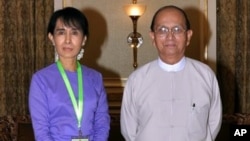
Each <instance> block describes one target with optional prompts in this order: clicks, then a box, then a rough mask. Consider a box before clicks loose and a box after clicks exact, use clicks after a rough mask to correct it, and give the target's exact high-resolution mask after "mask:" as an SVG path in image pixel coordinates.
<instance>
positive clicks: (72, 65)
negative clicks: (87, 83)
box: [60, 59, 77, 72]
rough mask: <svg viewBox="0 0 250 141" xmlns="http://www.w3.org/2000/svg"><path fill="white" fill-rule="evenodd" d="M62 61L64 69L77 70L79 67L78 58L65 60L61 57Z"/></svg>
mask: <svg viewBox="0 0 250 141" xmlns="http://www.w3.org/2000/svg"><path fill="white" fill-rule="evenodd" d="M60 62H61V63H62V66H63V68H64V70H67V71H71V72H75V71H76V68H77V60H75V59H74V60H65V59H60Z"/></svg>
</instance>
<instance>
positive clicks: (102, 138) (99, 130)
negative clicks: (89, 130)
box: [94, 75, 110, 141]
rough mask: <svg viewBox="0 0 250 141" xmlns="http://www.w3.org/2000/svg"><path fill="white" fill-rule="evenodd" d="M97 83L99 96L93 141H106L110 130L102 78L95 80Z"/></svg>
mask: <svg viewBox="0 0 250 141" xmlns="http://www.w3.org/2000/svg"><path fill="white" fill-rule="evenodd" d="M100 76H101V75H100ZM97 83H98V84H97V85H96V86H97V87H96V89H97V91H98V93H99V94H100V95H99V101H98V107H97V111H96V114H95V123H94V124H95V125H94V128H95V135H94V141H107V140H108V136H109V129H110V116H109V110H108V101H107V94H106V91H105V88H104V85H103V79H102V76H101V77H99V78H98V79H97Z"/></svg>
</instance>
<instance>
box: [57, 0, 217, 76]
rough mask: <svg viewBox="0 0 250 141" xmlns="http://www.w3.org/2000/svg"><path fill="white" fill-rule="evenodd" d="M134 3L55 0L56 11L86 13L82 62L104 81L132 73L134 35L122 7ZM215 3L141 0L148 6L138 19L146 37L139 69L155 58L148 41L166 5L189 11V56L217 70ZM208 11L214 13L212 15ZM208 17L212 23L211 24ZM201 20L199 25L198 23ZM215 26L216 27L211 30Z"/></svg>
mask: <svg viewBox="0 0 250 141" xmlns="http://www.w3.org/2000/svg"><path fill="white" fill-rule="evenodd" d="M131 2H132V0H127V1H125V0H124V1H117V0H108V1H107V0H55V8H56V9H58V8H60V7H63V6H73V7H76V8H78V9H80V10H81V11H83V12H84V13H85V14H86V16H87V18H88V19H89V23H90V37H89V41H88V43H87V45H86V49H85V55H84V58H83V61H82V63H84V64H86V65H88V66H91V67H93V68H95V69H97V70H99V71H101V72H102V73H103V75H104V77H105V78H127V77H128V76H129V74H130V73H131V72H133V70H134V69H133V66H132V64H133V56H132V55H133V52H132V49H131V48H129V47H128V45H127V42H126V38H127V36H128V34H129V33H131V32H132V21H131V20H130V18H129V17H128V16H127V15H126V14H125V12H124V10H123V5H125V4H129V3H131ZM215 2H216V1H215V0H209V3H208V2H207V0H188V1H183V0H164V1H160V0H158V1H157V2H156V1H155V0H138V3H143V4H146V5H147V9H146V12H145V13H144V15H143V16H142V17H140V18H139V20H138V32H139V33H141V34H142V36H143V38H144V43H143V45H142V46H141V47H140V48H139V49H138V66H139V67H140V66H142V65H143V64H145V63H147V62H149V61H151V60H153V59H156V58H157V52H156V49H155V48H154V47H153V46H152V43H151V39H150V38H149V35H148V33H149V31H150V29H149V27H150V24H151V19H152V16H153V14H154V13H155V11H156V10H157V9H158V8H160V7H161V6H163V5H168V4H174V5H177V6H179V7H181V8H184V10H186V11H187V14H188V16H189V18H190V21H191V27H192V28H193V30H194V35H193V39H192V41H191V45H190V46H189V47H188V49H187V56H189V57H192V58H195V59H198V60H201V61H204V62H206V63H208V64H209V65H210V66H211V67H212V69H213V70H214V71H216V63H215V62H216V28H215V26H216V25H215V23H216V18H214V17H215V16H214V15H215ZM208 9H214V10H211V11H212V12H209V11H208ZM207 18H210V19H211V20H212V21H210V22H208V20H207ZM197 21H198V22H197ZM211 26H213V27H211Z"/></svg>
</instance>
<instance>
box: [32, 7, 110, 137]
mask: <svg viewBox="0 0 250 141" xmlns="http://www.w3.org/2000/svg"><path fill="white" fill-rule="evenodd" d="M88 34H89V32H88V21H87V19H86V17H85V16H84V15H83V14H82V13H81V12H80V11H79V10H77V9H75V8H72V7H67V8H64V9H61V10H58V11H56V12H55V13H54V14H53V15H52V16H51V19H50V22H49V24H48V37H49V39H50V41H51V42H52V44H53V46H54V47H55V50H56V52H57V55H58V60H57V61H56V62H55V63H53V64H51V65H49V66H47V67H46V68H43V69H41V70H39V71H38V72H36V73H35V74H34V75H33V77H32V81H31V85H30V92H29V109H30V114H31V118H32V124H33V129H34V134H35V138H36V140H37V141H74V140H79V139H80V140H81V141H107V139H108V135H109V129H110V117H109V113H108V103H107V95H106V92H105V89H104V86H103V79H102V76H101V74H100V73H99V72H97V71H95V70H93V69H91V68H88V67H86V66H84V65H81V64H80V63H79V61H78V60H79V59H80V58H81V57H82V54H83V49H82V46H84V45H85V43H86V41H87V36H88Z"/></svg>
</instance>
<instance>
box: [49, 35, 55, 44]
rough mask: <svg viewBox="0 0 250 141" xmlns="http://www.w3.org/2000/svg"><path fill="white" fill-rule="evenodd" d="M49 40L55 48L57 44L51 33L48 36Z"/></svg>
mask: <svg viewBox="0 0 250 141" xmlns="http://www.w3.org/2000/svg"><path fill="white" fill-rule="evenodd" d="M48 38H49V40H50V41H51V43H52V45H53V46H54V45H55V42H54V38H53V35H52V34H51V33H49V34H48Z"/></svg>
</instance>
